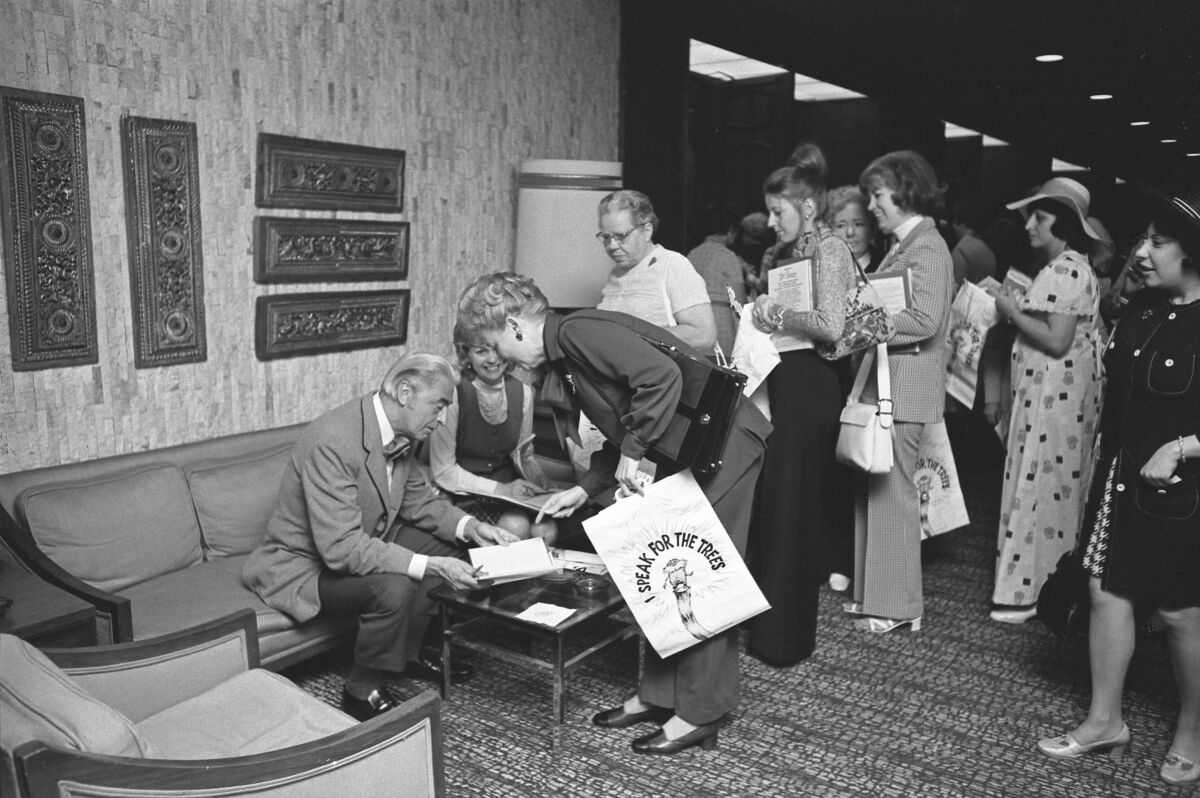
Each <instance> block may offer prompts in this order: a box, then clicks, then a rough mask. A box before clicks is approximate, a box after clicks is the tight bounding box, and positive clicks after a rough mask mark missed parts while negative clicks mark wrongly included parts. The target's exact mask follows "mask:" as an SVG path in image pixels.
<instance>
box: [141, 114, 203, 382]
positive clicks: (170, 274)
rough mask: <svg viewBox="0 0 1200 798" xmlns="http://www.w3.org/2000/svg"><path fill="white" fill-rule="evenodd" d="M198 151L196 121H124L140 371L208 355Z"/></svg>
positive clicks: (188, 361)
mask: <svg viewBox="0 0 1200 798" xmlns="http://www.w3.org/2000/svg"><path fill="white" fill-rule="evenodd" d="M196 150H197V138H196V125H195V123H193V122H173V121H169V120H165V119H146V118H144V117H140V116H126V117H123V118H122V119H121V151H122V155H123V157H124V159H125V227H126V230H127V231H128V238H129V283H130V287H131V289H132V292H133V356H134V365H135V366H137V368H147V367H149V366H168V365H173V364H176V363H197V362H200V361H203V360H204V359H205V357H206V356H207V350H206V345H205V337H204V279H203V263H204V260H203V256H202V252H201V235H200V163H199V157H198V155H197V152H196Z"/></svg>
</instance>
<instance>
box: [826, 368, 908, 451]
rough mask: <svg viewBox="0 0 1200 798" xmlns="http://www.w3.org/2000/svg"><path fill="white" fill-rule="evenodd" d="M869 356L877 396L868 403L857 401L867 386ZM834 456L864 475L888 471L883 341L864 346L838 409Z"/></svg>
mask: <svg viewBox="0 0 1200 798" xmlns="http://www.w3.org/2000/svg"><path fill="white" fill-rule="evenodd" d="M872 358H874V360H875V384H876V390H877V391H878V394H879V399H878V401H877V403H871V404H868V403H864V402H861V401H859V400H860V399H861V398H862V392H863V389H864V388H865V387H866V385H867V375H868V374H870V373H871V360H872ZM835 457H836V458H837V461H838V462H839V463H845V464H846V465H848V466H853V467H854V468H857V469H858V470H859V471H865V472H866V473H868V474H886V473H887V472H889V471H891V470H892V465H893V464H894V463H895V456H894V455H893V453H892V374H891V371H890V369H889V368H888V355H887V344H879V345H878V346H876V347H875V349H868V350H867V354H866V355H864V356H863V360H862V364H861V365H860V366H859V367H858V376H857V377H855V378H854V387H853V388H851V389H850V395H849V396H848V397H846V406H845V407H844V408H842V417H841V430H839V431H838V439H837V451H836V454H835Z"/></svg>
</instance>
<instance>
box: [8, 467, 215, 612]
mask: <svg viewBox="0 0 1200 798" xmlns="http://www.w3.org/2000/svg"><path fill="white" fill-rule="evenodd" d="M17 517H18V519H19V520H20V521H21V522H22V523H24V524H26V526H28V528H29V530H30V531H31V532H32V533H33V538H34V540H35V541H37V544H38V547H39V548H40V549H41V550H42V551H43V552H45V553H46V555H47V556H48V557H50V559H52V560H54V561H55V562H56V563H58V564H59V565H60V566H62V567H63V568H64V569H66V570H67V571H68V572H70V573H71V574H73V575H74V576H77V577H79V578H80V579H82V580H84V581H85V582H88V583H90V584H92V585H95V586H96V587H98V588H100V589H101V590H107V591H109V592H114V593H115V592H118V591H120V590H123V589H124V588H126V587H129V586H130V585H136V584H137V583H138V582H142V581H144V580H146V579H150V578H152V577H155V576H158V575H160V574H165V573H169V572H171V571H174V570H177V569H179V568H186V567H187V566H189V565H194V564H195V563H198V562H200V561H201V559H202V558H201V553H200V527H199V525H198V524H197V523H196V513H195V510H193V509H192V499H191V496H190V495H189V493H188V486H187V480H185V479H184V476H183V471H182V470H180V468H179V467H178V466H175V465H170V464H168V463H154V464H149V465H145V466H142V467H139V468H136V469H132V470H129V471H121V472H118V473H115V474H111V475H107V476H104V477H97V478H95V479H89V480H81V481H78V482H59V483H48V484H44V485H34V486H32V487H29V488H26V489H25V490H23V491H21V494H20V495H19V496H18V497H17Z"/></svg>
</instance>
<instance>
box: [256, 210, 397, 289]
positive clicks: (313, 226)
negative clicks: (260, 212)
mask: <svg viewBox="0 0 1200 798" xmlns="http://www.w3.org/2000/svg"><path fill="white" fill-rule="evenodd" d="M254 279H255V281H257V282H260V283H304V282H336V281H352V280H406V279H408V222H371V221H362V222H360V221H346V220H342V219H291V218H288V219H281V218H277V217H272V216H260V217H258V218H257V219H255V220H254Z"/></svg>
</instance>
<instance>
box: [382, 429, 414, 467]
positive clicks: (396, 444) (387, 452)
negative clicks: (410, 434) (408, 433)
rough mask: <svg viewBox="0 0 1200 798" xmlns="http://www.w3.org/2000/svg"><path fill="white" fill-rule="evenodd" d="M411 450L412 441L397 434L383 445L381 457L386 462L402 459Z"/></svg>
mask: <svg viewBox="0 0 1200 798" xmlns="http://www.w3.org/2000/svg"><path fill="white" fill-rule="evenodd" d="M411 451H412V441H410V440H409V439H408V438H406V437H404V436H403V435H397V436H396V437H394V438H392V439H391V440H390V441H388V442H387V443H385V444H384V445H383V457H384V459H385V460H387V461H388V462H394V461H396V460H402V459H404V458H405V457H408V454H409V452H411Z"/></svg>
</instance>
